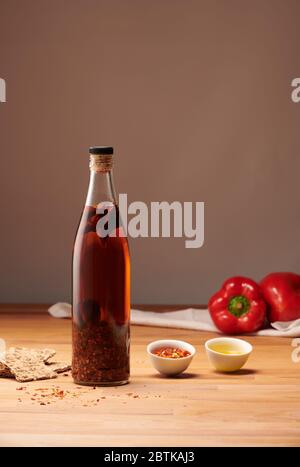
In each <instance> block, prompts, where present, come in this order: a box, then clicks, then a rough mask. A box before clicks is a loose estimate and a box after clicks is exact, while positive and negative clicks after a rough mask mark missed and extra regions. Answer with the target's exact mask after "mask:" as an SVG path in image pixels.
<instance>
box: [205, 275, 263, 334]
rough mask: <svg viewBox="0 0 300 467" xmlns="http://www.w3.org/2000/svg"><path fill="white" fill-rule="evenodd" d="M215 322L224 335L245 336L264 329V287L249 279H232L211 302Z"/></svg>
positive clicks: (209, 306)
mask: <svg viewBox="0 0 300 467" xmlns="http://www.w3.org/2000/svg"><path fill="white" fill-rule="evenodd" d="M208 309H209V311H210V315H211V317H212V320H213V322H214V323H215V325H216V326H217V328H218V329H220V331H222V332H223V333H224V334H243V333H248V332H249V333H250V332H255V331H257V330H258V329H261V328H262V327H263V325H264V323H265V319H266V303H265V301H264V299H263V296H262V292H261V289H260V286H259V285H258V284H257V283H256V282H254V281H253V280H252V279H248V278H247V277H232V278H230V279H228V280H227V281H226V282H224V284H223V286H222V288H221V290H219V292H217V293H215V294H214V295H213V296H212V297H211V299H210V300H209V304H208Z"/></svg>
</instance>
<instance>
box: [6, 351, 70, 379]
mask: <svg viewBox="0 0 300 467" xmlns="http://www.w3.org/2000/svg"><path fill="white" fill-rule="evenodd" d="M55 354H56V351H55V350H53V349H27V348H24V347H11V348H9V349H8V350H7V351H6V352H5V356H4V359H2V360H1V361H0V376H2V377H6V378H13V377H15V378H16V380H17V381H19V382H22V383H24V382H28V381H36V380H42V379H52V378H56V377H57V375H58V373H63V372H64V371H67V370H69V369H70V365H68V364H67V363H65V362H62V363H60V362H49V359H50V358H51V357H53V356H54V355H55Z"/></svg>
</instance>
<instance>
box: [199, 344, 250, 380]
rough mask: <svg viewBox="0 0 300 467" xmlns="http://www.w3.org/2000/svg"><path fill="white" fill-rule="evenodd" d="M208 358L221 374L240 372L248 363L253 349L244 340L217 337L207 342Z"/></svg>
mask: <svg viewBox="0 0 300 467" xmlns="http://www.w3.org/2000/svg"><path fill="white" fill-rule="evenodd" d="M205 350H206V354H207V357H208V359H209V361H210V363H211V364H212V366H213V367H214V368H215V369H216V370H217V371H220V372H233V371H238V370H240V369H241V368H242V367H243V366H244V365H245V363H246V362H247V360H248V358H249V356H250V354H251V352H252V350H253V347H252V345H251V344H249V342H247V341H245V340H243V339H236V338H233V337H216V338H215V339H210V340H208V341H206V342H205Z"/></svg>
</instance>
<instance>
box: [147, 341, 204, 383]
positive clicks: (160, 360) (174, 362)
mask: <svg viewBox="0 0 300 467" xmlns="http://www.w3.org/2000/svg"><path fill="white" fill-rule="evenodd" d="M161 347H177V348H180V349H183V350H187V351H188V352H190V354H191V355H188V356H187V357H182V358H165V357H159V356H158V355H154V354H153V353H152V352H154V351H155V350H156V349H159V348H161ZM147 353H148V355H149V358H150V361H151V363H152V365H153V366H154V368H155V369H156V370H157V371H158V372H159V373H161V374H162V375H165V376H175V375H179V374H180V373H182V372H183V371H184V370H186V369H187V367H188V366H189V364H190V363H191V361H192V359H193V357H194V355H195V353H196V349H195V347H193V346H192V345H191V344H188V343H187V342H184V341H177V340H171V339H166V340H159V341H154V342H151V343H150V344H149V345H148V346H147Z"/></svg>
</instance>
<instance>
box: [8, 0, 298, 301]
mask: <svg viewBox="0 0 300 467" xmlns="http://www.w3.org/2000/svg"><path fill="white" fill-rule="evenodd" d="M299 17H300V2H299V1H298V0H295V1H294V0H288V1H283V0H280V1H277V0H254V1H251V2H246V1H241V0H218V1H217V0H215V1H214V0H204V1H203V0H197V1H196V0H195V1H194V0H151V1H149V0H107V1H102V0H26V1H21V0H9V1H5V0H0V77H1V78H5V79H6V82H7V103H5V104H0V156H1V172H0V187H1V197H0V202H1V234H0V235H1V239H0V240H1V241H0V248H1V261H0V268H1V280H0V301H1V302H51V301H56V300H69V299H70V262H71V249H72V242H73V237H74V233H75V229H76V225H77V221H78V217H79V215H80V211H81V207H82V203H83V201H84V198H85V195H86V190H87V182H88V156H87V148H88V147H89V146H90V145H92V144H111V145H113V146H114V147H115V150H116V153H117V155H116V170H115V179H116V185H117V189H118V191H119V192H122V193H128V197H129V200H130V201H133V200H141V201H145V202H150V201H152V200H153V201H159V200H167V201H173V200H179V201H197V200H199V201H205V203H206V218H205V221H206V230H205V246H204V247H203V248H201V249H198V250H193V249H190V250H188V249H185V248H184V242H183V240H181V239H171V240H168V239H138V240H134V241H131V252H132V264H133V274H132V279H133V287H132V292H133V300H134V301H135V302H145V303H155V302H156V303H168V302H169V303H170V302H171V303H176V302H177V303H196V302H198V303H201V302H202V303H203V302H206V301H207V299H208V298H209V295H210V294H211V293H212V292H213V291H214V289H215V288H216V287H218V286H219V284H220V282H221V281H222V280H223V279H225V278H226V276H228V275H233V274H237V273H239V274H245V275H250V276H253V277H254V278H257V279H259V278H260V277H262V276H263V275H264V274H265V273H267V272H268V271H271V270H294V271H298V272H300V247H299V239H300V212H299V197H300V186H299V173H300V158H299V149H300V135H299V123H300V104H298V105H297V104H294V103H292V101H291V99H290V93H291V88H290V83H291V80H292V79H293V78H294V77H297V76H299V75H300V63H299V42H300V28H299Z"/></svg>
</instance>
